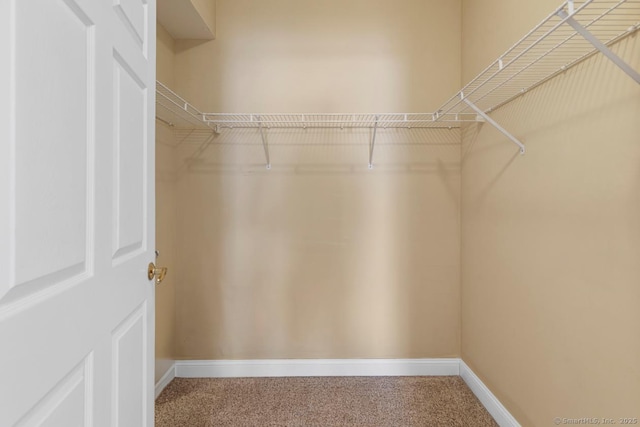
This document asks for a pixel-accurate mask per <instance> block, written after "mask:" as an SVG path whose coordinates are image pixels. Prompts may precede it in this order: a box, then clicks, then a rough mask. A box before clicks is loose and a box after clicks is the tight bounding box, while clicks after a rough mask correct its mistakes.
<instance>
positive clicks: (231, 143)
mask: <svg viewBox="0 0 640 427" xmlns="http://www.w3.org/2000/svg"><path fill="white" fill-rule="evenodd" d="M217 20H218V22H217V40H215V41H213V42H208V43H201V42H178V43H177V44H176V68H175V72H176V76H175V77H176V80H175V88H176V90H177V92H178V93H180V94H182V95H183V96H185V97H186V98H187V99H189V100H190V101H191V102H193V103H194V104H195V105H197V106H198V107H200V108H202V109H204V110H205V111H215V110H219V111H225V112H230V111H231V112H233V111H249V112H251V111H257V112H278V111H279V112H292V111H301V112H304V111H307V112H312V111H313V112H323V111H325V112H340V111H346V112H368V111H372V112H375V111H381V112H384V111H389V110H391V111H431V110H433V109H435V108H436V106H437V105H438V104H439V103H441V102H442V101H443V100H444V99H445V98H446V97H447V96H448V95H450V94H451V93H452V92H454V91H455V90H456V89H457V88H458V87H459V84H460V2H458V1H448V2H441V1H435V0H434V1H423V0H403V1H398V2H393V3H392V2H388V1H382V0H375V1H371V0H367V1H363V0H360V1H358V0H350V1H347V2H345V1H344V0H340V1H338V0H332V1H325V2H322V4H320V3H318V2H316V1H311V0H305V1H299V0H277V1H271V2H263V1H248V0H233V1H231V0H222V1H218V5H217ZM436 133H438V134H439V135H440V136H439V137H435V136H434V135H435V134H436ZM267 134H268V138H269V143H270V145H271V161H272V164H273V169H272V170H271V171H267V170H266V169H265V167H264V164H263V163H264V154H263V152H262V147H261V142H260V136H259V134H258V133H257V132H256V131H255V130H241V129H234V130H227V129H225V130H223V131H222V134H221V135H220V136H219V137H217V138H216V139H215V140H214V142H213V144H212V145H211V146H209V147H208V148H207V149H206V150H204V151H202V150H201V148H200V147H201V145H200V144H201V143H202V141H203V139H202V137H201V136H200V135H190V136H187V137H186V138H185V139H184V140H183V143H182V144H181V145H180V148H179V149H178V150H177V153H179V157H180V160H179V162H180V168H179V181H178V187H177V197H178V206H179V215H178V230H180V233H179V236H178V245H177V248H178V259H177V265H178V275H179V277H178V280H179V283H180V286H179V288H178V292H177V294H176V298H177V300H176V315H177V323H176V324H177V331H176V336H177V337H178V339H177V342H176V345H177V347H176V351H177V353H176V355H177V357H178V358H187V359H188V358H195V359H260V358H352V357H365V358H376V357H398V358H401V357H445V356H458V355H459V346H460V342H459V341H460V340H459V331H460V323H459V318H460V310H459V302H460V299H459V298H460V295H459V288H460V278H459V270H460V267H459V241H460V234H459V220H458V214H459V178H460V174H459V157H460V145H459V141H460V139H459V133H458V132H457V131H456V130H439V131H420V130H415V129H414V130H399V131H393V130H390V129H387V130H381V131H380V132H379V133H378V141H377V148H376V153H375V162H376V168H375V169H374V170H373V171H370V170H368V169H367V158H368V153H367V143H368V141H369V138H370V132H369V131H367V130H361V131H347V130H345V131H342V132H341V131H339V130H307V131H303V130H294V131H286V132H285V131H277V130H273V129H272V130H268V131H267ZM198 153H200V154H198Z"/></svg>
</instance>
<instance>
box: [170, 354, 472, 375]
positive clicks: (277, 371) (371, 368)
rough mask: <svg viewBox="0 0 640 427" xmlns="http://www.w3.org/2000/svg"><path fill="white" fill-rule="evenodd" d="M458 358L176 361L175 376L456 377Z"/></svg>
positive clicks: (458, 369)
mask: <svg viewBox="0 0 640 427" xmlns="http://www.w3.org/2000/svg"><path fill="white" fill-rule="evenodd" d="M459 374H460V359H281V360H178V361H176V377H182V378H243V377H352V376H353V377H358V376H434V375H459Z"/></svg>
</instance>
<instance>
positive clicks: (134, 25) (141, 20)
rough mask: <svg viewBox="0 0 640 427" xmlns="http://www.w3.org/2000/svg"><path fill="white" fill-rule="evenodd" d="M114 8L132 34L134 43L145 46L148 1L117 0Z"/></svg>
mask: <svg viewBox="0 0 640 427" xmlns="http://www.w3.org/2000/svg"><path fill="white" fill-rule="evenodd" d="M113 8H114V9H115V11H116V13H117V15H118V16H119V17H120V19H121V20H122V23H123V24H124V26H125V27H126V28H127V30H128V31H129V33H130V34H131V36H132V38H133V41H134V43H136V44H137V45H138V46H139V47H140V48H142V47H143V46H145V44H146V41H147V35H146V31H145V28H146V26H147V19H148V15H147V14H148V8H147V2H146V1H141V0H115V1H114V2H113ZM145 56H146V53H145Z"/></svg>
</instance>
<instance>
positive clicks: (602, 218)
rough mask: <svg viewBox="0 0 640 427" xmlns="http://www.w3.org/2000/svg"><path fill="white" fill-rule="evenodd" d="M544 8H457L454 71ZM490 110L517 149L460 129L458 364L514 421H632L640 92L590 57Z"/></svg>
mask: <svg viewBox="0 0 640 427" xmlns="http://www.w3.org/2000/svg"><path fill="white" fill-rule="evenodd" d="M555 7H557V2H556V1H546V0H545V1H542V2H529V1H519V2H513V1H511V0H486V1H482V2H480V1H464V2H463V34H464V37H463V64H464V75H465V77H466V78H467V79H468V78H471V77H472V76H473V74H475V73H476V72H478V71H479V70H481V69H482V68H484V66H486V65H487V64H488V63H489V62H491V61H492V60H494V59H495V57H496V54H497V53H498V52H499V51H502V50H504V49H506V48H507V47H508V46H510V45H511V44H512V42H513V40H516V39H517V38H519V35H522V34H524V33H525V32H526V31H528V29H529V28H530V27H531V26H532V25H533V24H535V23H536V22H538V21H540V20H541V19H542V18H543V17H545V16H546V15H547V14H548V13H549V12H550V11H552V10H553V9H554V8H555ZM505 16H508V17H509V19H504V17H505ZM516 33H518V34H519V35H516ZM639 38H640V37H639V36H638V35H636V36H634V37H632V38H630V39H628V40H626V41H624V42H622V43H620V44H619V45H618V46H616V48H615V50H616V51H617V52H618V53H619V54H620V55H621V56H622V57H624V58H625V59H626V60H627V61H629V62H630V63H631V64H632V65H633V67H634V68H635V69H636V70H638V69H640V43H639V41H640V40H639ZM506 39H511V40H509V41H507V40H506ZM498 49H499V50H498ZM497 50H498V52H497ZM492 116H493V118H494V119H496V120H497V121H498V122H500V123H501V124H502V125H504V126H505V127H506V128H507V129H509V130H510V131H512V132H513V133H514V134H515V135H517V136H518V137H520V138H521V139H522V140H523V141H524V142H525V144H526V146H527V153H526V154H525V155H524V156H520V155H518V154H517V147H514V146H513V145H512V144H511V143H510V142H508V141H507V140H506V138H504V137H503V136H501V135H500V134H499V133H497V132H496V131H495V130H494V129H492V128H491V126H489V125H486V124H485V125H484V126H480V127H476V126H473V127H470V128H468V129H466V131H465V132H464V138H463V147H462V152H463V162H462V284H463V285H462V358H463V359H464V361H465V362H466V363H467V364H469V365H470V367H471V368H472V369H473V370H474V372H476V373H477V374H478V375H479V376H480V378H481V379H482V380H483V381H484V382H485V384H486V385H487V386H488V387H489V388H490V389H491V391H492V392H493V393H494V394H495V395H496V396H497V397H498V398H499V399H500V400H501V401H502V403H503V404H505V406H506V407H507V409H508V410H509V411H510V412H511V413H512V414H513V415H514V416H515V417H516V418H517V419H518V421H519V422H520V423H522V425H524V426H549V425H554V423H553V420H554V418H555V417H572V418H580V417H611V418H614V419H615V420H616V422H618V421H619V420H618V418H619V417H626V416H629V417H637V416H638V415H639V414H640V412H639V410H640V371H639V370H638V361H639V360H640V326H639V325H640V310H638V303H639V302H640V286H638V284H639V283H640V263H639V262H638V260H639V259H640V144H639V143H640V121H639V120H638V118H640V88H639V87H638V85H637V84H636V83H634V82H633V81H632V80H631V79H630V78H629V77H627V76H626V75H625V74H624V73H622V72H621V71H619V70H618V69H617V68H616V67H615V66H612V65H611V64H610V63H609V62H608V61H607V60H606V59H604V58H603V57H602V56H601V55H600V56H597V57H594V58H592V59H590V60H588V61H586V62H585V63H583V64H581V65H579V66H577V67H575V68H574V69H571V70H570V71H568V72H567V73H565V74H564V75H562V76H559V77H558V78H556V79H554V80H552V81H550V82H548V83H547V84H545V85H544V86H542V87H540V88H538V89H537V90H535V91H532V92H531V93H528V94H527V95H525V96H524V97H522V98H520V99H518V100H516V101H514V102H512V103H511V104H509V105H508V106H506V107H504V108H502V109H500V110H498V111H496V112H494V113H492Z"/></svg>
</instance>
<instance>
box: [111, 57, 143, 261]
mask: <svg viewBox="0 0 640 427" xmlns="http://www.w3.org/2000/svg"><path fill="white" fill-rule="evenodd" d="M114 64H115V66H114V96H115V97H114V106H115V108H114V116H115V124H114V126H115V129H114V135H115V137H116V138H115V142H114V146H115V150H114V152H115V156H114V164H115V168H114V171H113V174H114V177H115V182H114V190H115V191H114V196H115V197H114V206H115V209H114V215H113V216H114V220H115V221H114V229H113V249H114V251H113V253H114V255H113V258H114V262H115V263H118V262H119V261H120V260H121V259H122V258H127V257H129V256H131V255H136V254H138V253H139V252H140V251H142V250H144V249H145V248H144V247H143V242H144V240H145V239H144V235H145V231H146V221H145V212H146V194H145V191H144V186H145V182H144V176H145V171H146V162H145V160H146V157H147V156H146V152H145V151H146V150H145V148H146V147H145V144H144V142H145V138H146V124H147V120H146V117H147V103H146V96H147V93H146V92H147V90H146V88H145V87H144V83H142V80H141V79H140V78H139V77H138V76H136V75H135V73H134V72H133V70H132V69H131V67H129V66H128V65H127V64H126V63H125V62H124V59H122V57H120V56H119V55H116V56H115V59H114Z"/></svg>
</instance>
